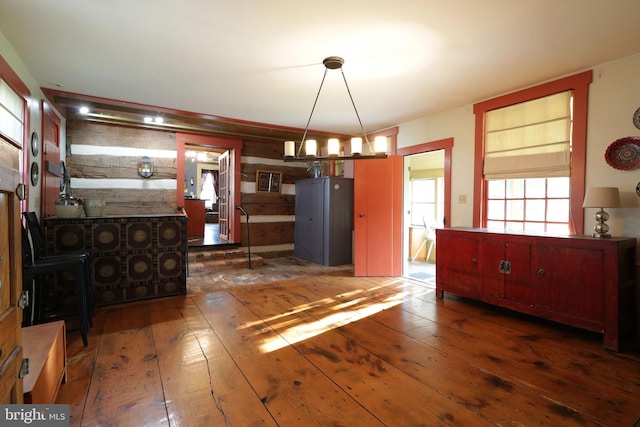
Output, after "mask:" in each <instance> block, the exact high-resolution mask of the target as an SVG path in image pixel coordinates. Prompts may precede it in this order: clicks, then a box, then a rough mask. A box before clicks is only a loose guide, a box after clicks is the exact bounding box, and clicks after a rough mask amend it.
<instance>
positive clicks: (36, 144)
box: [31, 132, 40, 156]
mask: <svg viewBox="0 0 640 427" xmlns="http://www.w3.org/2000/svg"><path fill="white" fill-rule="evenodd" d="M38 152H40V139H39V138H38V132H33V133H32V134H31V153H33V155H34V156H37V155H38Z"/></svg>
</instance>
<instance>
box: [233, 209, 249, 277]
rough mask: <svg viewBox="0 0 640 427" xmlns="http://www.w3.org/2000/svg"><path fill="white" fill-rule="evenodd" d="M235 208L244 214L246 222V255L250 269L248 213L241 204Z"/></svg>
mask: <svg viewBox="0 0 640 427" xmlns="http://www.w3.org/2000/svg"><path fill="white" fill-rule="evenodd" d="M236 209H238V210H239V211H240V212H242V213H243V214H244V216H245V217H246V223H247V256H248V257H249V270H251V239H250V237H249V214H248V213H247V211H245V210H244V208H243V207H242V206H236Z"/></svg>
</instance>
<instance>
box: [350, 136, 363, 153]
mask: <svg viewBox="0 0 640 427" xmlns="http://www.w3.org/2000/svg"><path fill="white" fill-rule="evenodd" d="M351 154H362V138H358V137H354V138H351Z"/></svg>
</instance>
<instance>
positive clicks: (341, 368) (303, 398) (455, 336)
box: [58, 272, 640, 426]
mask: <svg viewBox="0 0 640 427" xmlns="http://www.w3.org/2000/svg"><path fill="white" fill-rule="evenodd" d="M198 280H199V279H198ZM198 289H203V287H198ZM89 343H90V345H89V347H88V348H84V347H82V342H81V340H80V337H79V335H78V334H74V333H70V334H69V344H68V355H69V368H68V381H67V383H66V384H63V385H62V387H61V390H60V393H59V395H58V403H70V404H71V425H72V426H263V425H265V426H277V425H280V426H314V425H317V426H375V425H388V426H438V425H459V426H483V425H500V426H633V425H634V423H636V422H637V420H638V418H639V417H640V357H638V355H633V354H617V353H612V352H609V351H606V350H604V349H603V348H602V346H601V337H600V336H597V335H593V334H589V333H586V332H583V331H578V330H575V329H572V328H567V327H562V326H559V325H557V324H552V323H548V322H543V321H539V320H536V319H532V318H529V317H526V316H522V315H518V314H515V313H511V312H508V311H504V310H501V309H496V308H493V307H490V306H487V305H484V304H480V303H476V302H473V301H468V300H464V299H461V298H457V297H454V296H451V295H449V294H446V295H445V299H444V300H436V299H435V297H434V290H433V288H431V287H430V286H428V285H426V284H424V283H421V282H417V281H413V280H410V279H402V278H384V277H382V278H354V277H350V275H349V274H348V273H347V274H345V273H344V272H342V273H339V274H326V275H308V276H303V277H298V278H293V279H287V280H279V281H275V282H271V283H263V284H259V285H250V286H239V287H235V288H229V289H226V290H220V291H217V292H199V293H192V294H189V295H187V296H185V297H172V298H166V299H162V300H154V301H147V302H141V303H135V304H129V305H122V306H117V307H108V308H104V309H102V310H99V312H98V314H97V317H96V319H95V326H94V327H93V329H92V331H91V335H90V337H89Z"/></svg>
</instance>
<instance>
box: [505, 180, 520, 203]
mask: <svg viewBox="0 0 640 427" xmlns="http://www.w3.org/2000/svg"><path fill="white" fill-rule="evenodd" d="M523 197H524V179H508V180H507V199H521V198H523Z"/></svg>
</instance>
